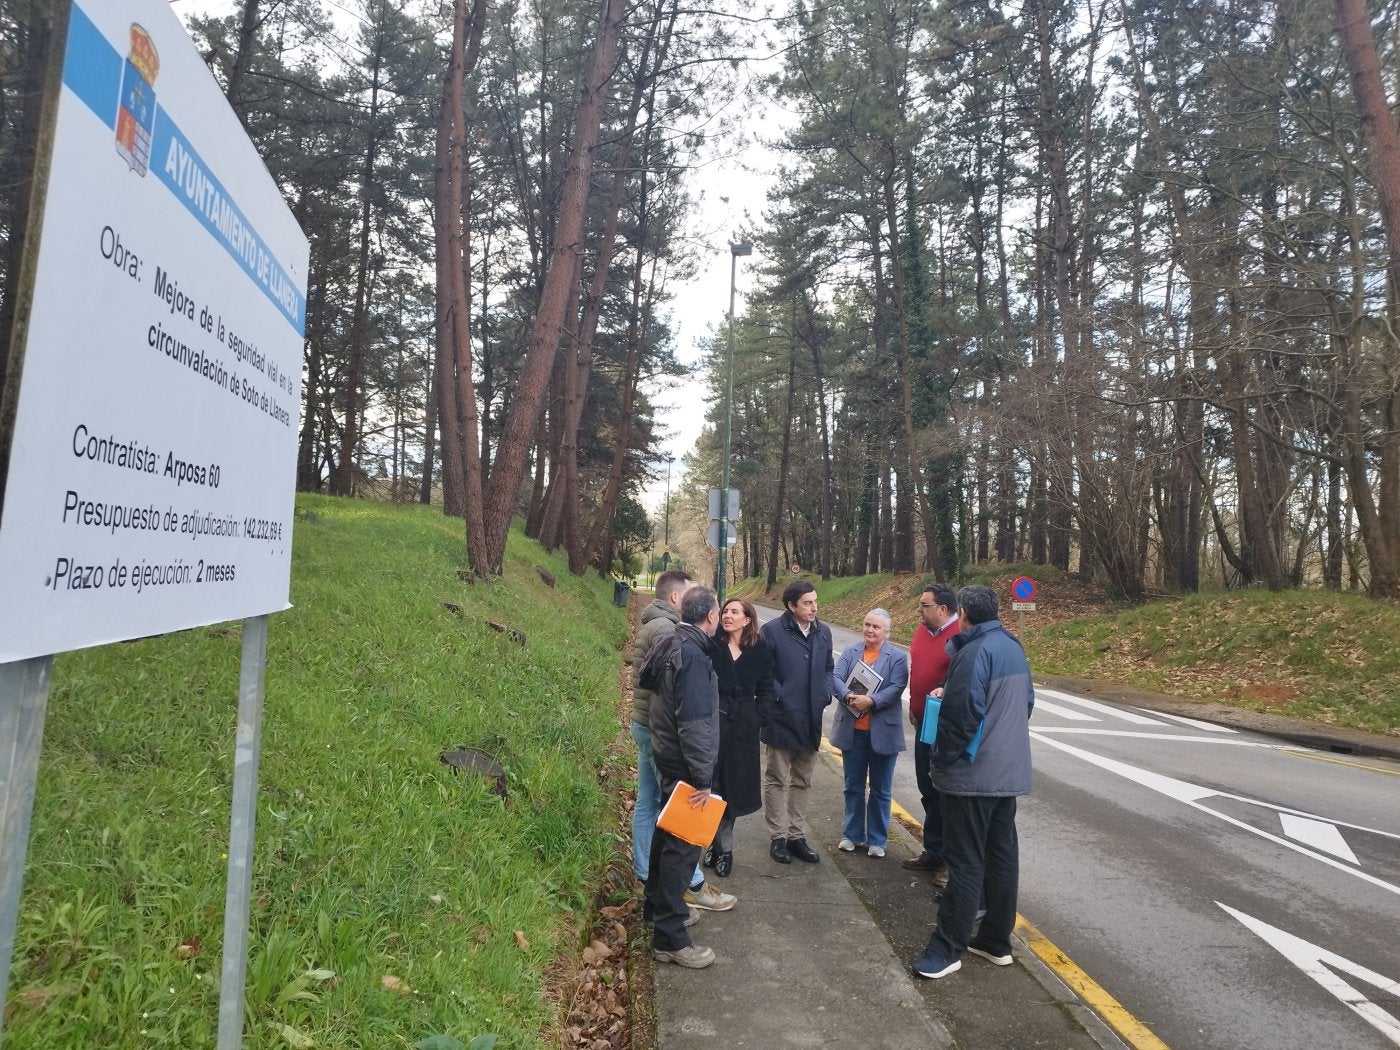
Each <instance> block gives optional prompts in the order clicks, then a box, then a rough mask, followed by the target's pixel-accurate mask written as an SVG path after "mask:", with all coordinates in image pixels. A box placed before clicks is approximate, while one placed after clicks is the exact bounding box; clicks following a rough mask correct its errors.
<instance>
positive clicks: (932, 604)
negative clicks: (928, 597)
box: [919, 602, 938, 609]
mask: <svg viewBox="0 0 1400 1050" xmlns="http://www.w3.org/2000/svg"><path fill="white" fill-rule="evenodd" d="M919 608H920V609H937V608H938V605H937V603H935V602H920V603H919Z"/></svg>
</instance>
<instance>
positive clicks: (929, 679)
mask: <svg viewBox="0 0 1400 1050" xmlns="http://www.w3.org/2000/svg"><path fill="white" fill-rule="evenodd" d="M919 619H920V620H921V621H922V622H921V623H920V624H919V626H918V627H916V628H914V638H913V640H912V641H910V643H909V721H911V722H913V723H914V738H915V743H914V776H915V778H916V779H917V781H918V784H919V798H920V800H921V801H922V802H923V804H924V851H923V852H922V853H920V854H919V855H918V856H917V857H910V858H909V859H908V860H906V861H905V862H904V866H905V867H906V868H909V869H910V870H911V871H931V872H933V884H934V885H935V886H937V887H938V888H940V889H942V888H943V887H944V886H947V885H948V865H947V863H946V862H945V861H944V860H943V814H942V811H941V810H940V809H939V806H940V803H939V799H938V789H937V788H935V787H934V786H933V778H932V776H930V774H929V753H930V752H931V751H932V750H933V749H932V748H931V747H930V745H928V744H925V743H922V742H921V741H919V740H918V736H919V726H920V725H921V724H922V723H923V719H924V701H925V700H927V699H928V695H929V693H931V692H933V691H934V690H935V689H937V688H938V687H939V686H941V685H942V684H943V680H944V679H945V678H947V677H948V661H949V659H950V657H949V656H948V639H950V638H952V637H953V635H955V634H957V633H958V629H959V626H958V596H957V595H956V594H955V593H954V592H953V589H952V588H951V587H949V586H948V585H947V584H946V583H932V584H929V586H927V587H925V588H924V593H923V594H921V595H920V596H919Z"/></svg>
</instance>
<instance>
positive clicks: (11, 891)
mask: <svg viewBox="0 0 1400 1050" xmlns="http://www.w3.org/2000/svg"><path fill="white" fill-rule="evenodd" d="M52 668H53V657H52V656H36V657H33V658H31V659H28V660H16V661H14V662H12V663H4V664H0V966H4V968H5V971H4V976H3V977H0V1006H3V1004H4V1003H6V1002H7V1001H8V997H9V991H10V960H11V958H12V957H13V955H14V950H15V931H16V930H17V929H18V927H19V901H20V890H21V889H22V888H23V885H24V857H25V854H26V853H27V852H28V849H29V818H30V816H31V814H33V812H34V786H35V784H36V782H37V781H38V778H39V745H40V744H41V743H42V741H43V738H44V715H45V713H46V712H47V710H48V701H49V672H50V671H51V670H52ZM4 1027H5V1012H4V1010H3V1009H0V1035H3V1033H4Z"/></svg>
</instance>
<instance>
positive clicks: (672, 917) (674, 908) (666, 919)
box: [642, 784, 700, 952]
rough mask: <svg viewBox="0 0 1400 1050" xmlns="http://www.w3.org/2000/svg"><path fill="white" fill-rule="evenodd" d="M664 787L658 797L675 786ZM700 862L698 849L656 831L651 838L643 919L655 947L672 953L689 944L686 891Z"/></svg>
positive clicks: (667, 832)
mask: <svg viewBox="0 0 1400 1050" xmlns="http://www.w3.org/2000/svg"><path fill="white" fill-rule="evenodd" d="M663 786H664V787H665V790H664V791H663V792H662V794H661V797H662V798H667V797H669V795H670V791H671V788H673V787H675V785H674V784H669V785H663ZM699 859H700V847H699V846H692V845H691V844H690V843H689V842H686V841H685V840H684V839H678V838H676V836H674V835H672V834H671V833H670V832H669V831H662V830H661V829H660V828H657V829H656V834H655V835H653V836H652V837H651V858H650V866H649V867H648V868H647V887H646V902H645V904H644V906H643V908H642V916H643V918H644V919H648V920H650V921H651V924H652V931H653V932H652V938H651V943H652V946H653V947H654V948H659V949H661V950H662V951H665V952H674V951H678V950H680V949H681V948H686V947H688V946H689V945H690V931H689V930H687V929H686V928H685V920H686V917H687V916H688V915H689V914H690V908H689V907H688V906H687V905H686V903H685V891H686V890H687V889H689V888H690V880H691V878H692V876H694V874H695V864H696V862H697V861H698V860H699Z"/></svg>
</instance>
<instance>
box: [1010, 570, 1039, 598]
mask: <svg viewBox="0 0 1400 1050" xmlns="http://www.w3.org/2000/svg"><path fill="white" fill-rule="evenodd" d="M1011 593H1012V594H1013V595H1014V596H1015V598H1016V600H1017V601H1018V602H1028V601H1030V600H1031V599H1033V598H1034V597H1035V581H1034V580H1033V579H1031V578H1030V577H1029V576H1018V577H1016V580H1015V581H1014V582H1013V583H1012V584H1011Z"/></svg>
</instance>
